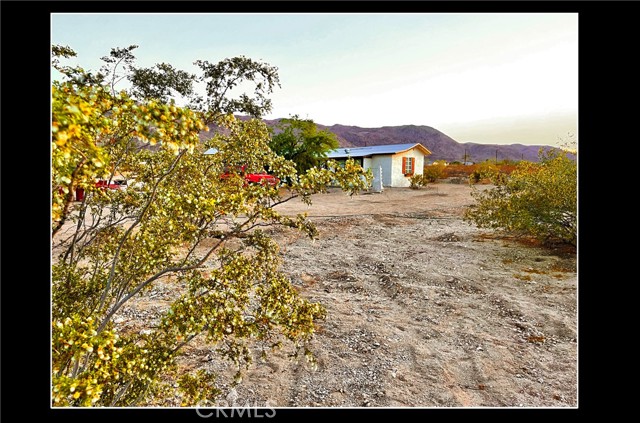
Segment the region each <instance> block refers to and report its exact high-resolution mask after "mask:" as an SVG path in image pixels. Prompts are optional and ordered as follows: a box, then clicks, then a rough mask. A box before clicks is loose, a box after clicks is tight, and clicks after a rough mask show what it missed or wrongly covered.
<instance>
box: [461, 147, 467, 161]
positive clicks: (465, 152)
mask: <svg viewBox="0 0 640 423" xmlns="http://www.w3.org/2000/svg"><path fill="white" fill-rule="evenodd" d="M462 164H465V165H466V164H467V149H466V148H465V149H464V161H463V162H462Z"/></svg>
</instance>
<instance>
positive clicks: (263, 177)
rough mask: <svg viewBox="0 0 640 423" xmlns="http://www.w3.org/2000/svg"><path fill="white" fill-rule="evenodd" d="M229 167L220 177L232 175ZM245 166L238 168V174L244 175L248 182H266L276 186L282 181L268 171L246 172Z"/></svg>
mask: <svg viewBox="0 0 640 423" xmlns="http://www.w3.org/2000/svg"><path fill="white" fill-rule="evenodd" d="M229 170H230V169H229V168H225V172H224V173H223V174H222V175H220V178H222V179H227V178H229V177H230V176H231V174H230V173H229ZM244 170H245V166H240V167H239V168H238V171H239V172H238V175H240V176H242V177H243V178H244V180H245V181H247V183H248V184H265V185H271V186H276V185H278V184H279V183H280V179H278V178H276V177H275V176H273V175H269V174H268V173H245V171H244Z"/></svg>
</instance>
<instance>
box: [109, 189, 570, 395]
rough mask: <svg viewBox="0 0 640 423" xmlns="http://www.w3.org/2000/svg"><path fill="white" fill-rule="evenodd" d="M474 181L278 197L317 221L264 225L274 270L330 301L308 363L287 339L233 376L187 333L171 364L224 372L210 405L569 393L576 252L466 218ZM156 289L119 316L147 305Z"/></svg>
mask: <svg viewBox="0 0 640 423" xmlns="http://www.w3.org/2000/svg"><path fill="white" fill-rule="evenodd" d="M487 187H488V186H479V189H486V188H487ZM470 191H471V188H470V187H469V186H468V185H467V184H451V183H444V182H443V183H437V184H432V185H431V186H429V187H427V188H423V189H421V190H411V189H404V188H396V189H385V190H384V192H382V193H375V194H373V193H372V194H363V195H359V196H354V197H351V198H349V197H348V196H346V195H345V194H344V193H342V192H341V191H339V190H331V191H330V193H328V194H319V195H316V196H314V197H313V205H312V206H311V207H310V208H308V207H307V206H306V205H304V204H302V203H301V202H299V201H297V200H292V201H291V202H289V203H286V204H283V205H280V206H278V210H280V211H281V212H286V213H292V214H293V213H296V212H301V211H307V212H308V213H309V216H310V217H311V219H313V221H314V222H315V223H316V224H317V226H318V229H319V231H320V237H319V239H318V240H316V241H310V240H309V239H308V238H305V237H303V236H302V235H301V234H298V233H296V232H294V231H290V230H284V229H277V230H276V229H274V230H272V233H271V234H272V235H273V236H274V237H275V239H276V240H278V242H279V243H280V245H281V248H282V254H283V257H284V266H283V270H284V271H285V272H286V273H288V274H289V275H290V276H291V278H292V280H293V281H294V284H295V285H296V286H297V287H298V288H299V289H300V292H301V294H302V295H303V296H305V297H306V298H309V299H311V300H313V301H319V302H321V303H322V304H323V305H324V306H325V307H326V309H327V319H326V320H325V321H322V322H320V323H319V328H318V333H317V334H316V336H315V337H314V340H313V342H312V345H311V349H312V351H313V353H314V354H315V357H316V359H317V363H318V367H317V369H315V370H314V369H313V368H312V367H311V366H310V365H309V364H308V363H306V362H305V361H304V360H301V361H295V360H291V359H290V358H289V357H288V353H289V352H291V349H290V348H287V346H286V345H285V348H283V349H282V350H279V351H276V352H274V353H272V354H270V355H269V356H268V358H267V360H266V362H260V361H259V360H258V359H257V358H256V360H255V362H254V365H253V367H252V368H251V369H250V370H249V371H247V373H246V376H245V378H244V380H243V382H242V383H241V384H240V385H238V386H235V387H232V386H231V383H230V380H229V379H227V378H230V377H231V375H232V374H233V373H234V368H233V367H232V365H231V364H230V363H228V362H226V361H221V360H219V359H218V358H217V356H216V355H215V352H214V351H213V348H212V347H211V346H206V345H204V344H200V343H197V342H196V343H195V344H194V345H192V346H191V347H189V349H188V350H187V351H186V352H187V355H186V356H185V358H184V359H183V360H182V362H181V364H182V365H185V366H187V367H190V368H206V369H210V370H213V371H216V372H219V373H220V374H221V375H223V376H224V377H222V378H221V379H220V382H219V383H220V388H222V390H223V392H224V395H223V396H222V397H221V398H220V400H219V401H217V402H216V403H211V404H209V405H220V406H226V405H238V406H242V405H245V404H252V405H257V406H259V407H260V406H268V407H577V366H576V363H577V302H576V293H577V292H576V288H577V271H576V256H575V253H574V252H571V251H566V249H564V250H561V249H547V248H541V247H540V246H537V245H534V244H532V243H528V244H527V243H523V242H521V241H519V240H516V239H513V238H509V237H504V236H501V235H500V234H498V233H495V232H492V231H490V230H480V229H477V228H475V227H474V226H471V225H469V224H468V223H465V222H464V221H463V220H462V219H461V216H462V213H463V211H464V209H465V207H467V206H468V205H469V204H471V203H472V202H473V199H472V197H471V196H470ZM164 289H165V288H163V286H162V285H160V286H158V288H155V289H154V290H152V291H151V293H150V294H149V298H148V299H147V300H146V301H147V303H146V304H147V305H148V307H145V309H146V311H138V312H135V311H134V310H129V312H127V313H124V314H123V315H122V316H120V317H118V318H119V319H120V320H121V321H122V320H129V319H134V318H136V317H137V318H140V317H144V315H142V316H141V315H139V313H143V314H144V313H152V314H153V311H154V309H155V310H158V309H159V308H158V307H161V299H162V298H163V296H164V295H165V294H168V293H166V292H164ZM166 289H168V288H166ZM156 306H157V307H156ZM139 310H141V309H139ZM136 313H138V315H136Z"/></svg>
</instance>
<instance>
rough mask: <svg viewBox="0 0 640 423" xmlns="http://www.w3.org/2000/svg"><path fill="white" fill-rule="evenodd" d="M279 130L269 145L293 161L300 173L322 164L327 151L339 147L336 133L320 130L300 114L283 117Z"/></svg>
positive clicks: (277, 152)
mask: <svg viewBox="0 0 640 423" xmlns="http://www.w3.org/2000/svg"><path fill="white" fill-rule="evenodd" d="M278 130H279V131H280V132H278V133H277V134H275V135H273V137H272V139H271V142H270V143H269V146H270V147H271V149H272V150H273V151H274V152H275V153H276V154H279V155H280V156H282V157H284V158H286V159H287V160H291V161H293V162H294V163H295V164H296V170H297V171H298V173H299V174H302V173H304V172H306V171H307V170H308V169H311V168H313V167H315V166H318V165H320V164H322V163H323V162H324V159H325V158H326V155H327V153H328V152H329V151H330V150H333V149H336V148H338V147H339V144H338V139H337V138H336V135H335V134H334V133H332V132H329V131H326V130H323V131H319V130H318V127H317V126H316V124H315V123H313V120H311V119H300V118H299V117H298V116H294V117H292V118H290V119H282V120H281V121H280V123H279V125H278Z"/></svg>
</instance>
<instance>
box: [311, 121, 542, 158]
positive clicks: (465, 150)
mask: <svg viewBox="0 0 640 423" xmlns="http://www.w3.org/2000/svg"><path fill="white" fill-rule="evenodd" d="M318 126H319V127H320V128H323V129H327V130H329V131H331V132H333V133H334V134H336V135H337V136H338V140H339V141H340V146H341V147H364V146H371V145H382V144H404V143H414V142H416V143H420V144H422V145H424V146H425V147H427V148H428V149H429V151H431V153H432V154H431V156H429V160H432V161H433V160H446V161H449V162H451V161H459V162H463V161H465V160H466V161H467V162H481V161H484V160H487V159H490V160H495V159H496V154H497V158H498V160H507V159H508V160H515V161H517V160H528V161H537V160H538V151H539V150H540V148H542V147H546V148H549V147H548V146H542V145H522V144H478V143H473V142H466V143H460V142H458V141H456V140H454V139H453V138H451V137H449V136H448V135H446V134H444V133H442V132H440V131H438V130H437V129H435V128H432V127H430V126H416V125H402V126H383V127H381V128H360V127H357V126H346V125H333V126H323V125H318Z"/></svg>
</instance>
